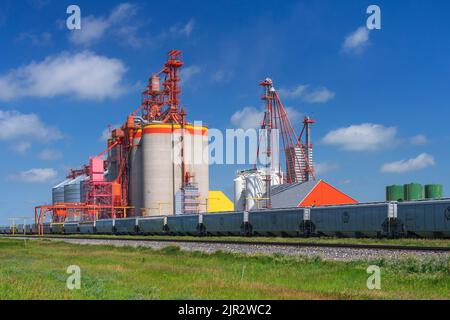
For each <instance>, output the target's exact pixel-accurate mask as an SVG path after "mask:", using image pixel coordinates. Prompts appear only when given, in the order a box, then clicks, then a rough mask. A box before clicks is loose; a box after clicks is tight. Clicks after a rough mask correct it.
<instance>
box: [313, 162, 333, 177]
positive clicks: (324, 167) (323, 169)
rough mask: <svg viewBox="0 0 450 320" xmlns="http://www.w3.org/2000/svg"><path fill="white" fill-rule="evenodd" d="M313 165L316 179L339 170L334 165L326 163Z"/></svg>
mask: <svg viewBox="0 0 450 320" xmlns="http://www.w3.org/2000/svg"><path fill="white" fill-rule="evenodd" d="M313 165H314V173H315V175H316V177H318V176H321V175H323V174H326V173H328V172H331V171H334V170H336V169H338V168H339V166H338V165H337V164H336V163H332V162H327V161H325V162H319V163H315V164H313Z"/></svg>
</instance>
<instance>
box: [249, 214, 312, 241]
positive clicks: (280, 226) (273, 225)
mask: <svg viewBox="0 0 450 320" xmlns="http://www.w3.org/2000/svg"><path fill="white" fill-rule="evenodd" d="M302 222H303V209H301V208H292V209H275V210H261V211H251V212H249V214H248V228H249V234H250V235H256V236H294V237H295V236H299V235H300V225H301V224H302Z"/></svg>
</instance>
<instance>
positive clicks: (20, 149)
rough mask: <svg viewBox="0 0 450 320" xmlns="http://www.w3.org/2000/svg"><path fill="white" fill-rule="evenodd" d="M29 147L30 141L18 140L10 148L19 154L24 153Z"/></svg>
mask: <svg viewBox="0 0 450 320" xmlns="http://www.w3.org/2000/svg"><path fill="white" fill-rule="evenodd" d="M30 148H31V143H30V142H28V141H22V142H18V143H15V144H13V145H12V149H13V150H14V151H15V152H17V153H20V154H24V153H26V152H27V151H28V150H29V149H30Z"/></svg>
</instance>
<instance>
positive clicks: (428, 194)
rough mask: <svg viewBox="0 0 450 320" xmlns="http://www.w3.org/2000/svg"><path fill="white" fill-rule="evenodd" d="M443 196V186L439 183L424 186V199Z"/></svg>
mask: <svg viewBox="0 0 450 320" xmlns="http://www.w3.org/2000/svg"><path fill="white" fill-rule="evenodd" d="M443 197H444V187H443V186H442V185H441V184H427V185H426V186H425V198H426V199H442V198H443Z"/></svg>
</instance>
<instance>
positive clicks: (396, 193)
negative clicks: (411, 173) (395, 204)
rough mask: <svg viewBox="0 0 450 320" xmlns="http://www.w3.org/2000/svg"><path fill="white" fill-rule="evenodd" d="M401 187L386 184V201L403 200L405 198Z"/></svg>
mask: <svg viewBox="0 0 450 320" xmlns="http://www.w3.org/2000/svg"><path fill="white" fill-rule="evenodd" d="M403 189H404V188H403V186H400V185H392V186H387V187H386V201H403V200H404V199H405V197H404V191H403Z"/></svg>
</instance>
